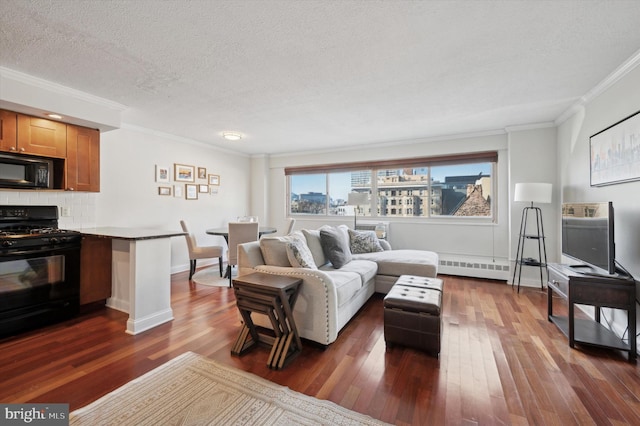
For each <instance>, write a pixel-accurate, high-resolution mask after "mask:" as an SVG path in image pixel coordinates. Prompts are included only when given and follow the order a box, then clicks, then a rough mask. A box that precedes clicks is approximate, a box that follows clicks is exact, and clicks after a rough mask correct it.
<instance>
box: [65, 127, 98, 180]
mask: <svg viewBox="0 0 640 426" xmlns="http://www.w3.org/2000/svg"><path fill="white" fill-rule="evenodd" d="M66 145H67V161H66V167H65V169H66V179H65V188H64V189H66V190H68V191H89V192H100V132H99V131H98V130H95V129H88V128H86V127H77V126H72V125H68V126H67V141H66Z"/></svg>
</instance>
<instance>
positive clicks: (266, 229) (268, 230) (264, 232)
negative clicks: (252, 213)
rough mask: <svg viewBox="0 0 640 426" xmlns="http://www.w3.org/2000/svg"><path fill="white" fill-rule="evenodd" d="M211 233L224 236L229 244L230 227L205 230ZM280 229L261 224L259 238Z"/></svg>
mask: <svg viewBox="0 0 640 426" xmlns="http://www.w3.org/2000/svg"><path fill="white" fill-rule="evenodd" d="M205 232H206V233H207V234H209V235H218V236H221V237H224V240H225V241H226V242H227V244H229V227H228V226H225V227H222V228H211V229H207V230H206V231H205ZM276 232H278V230H277V229H276V228H274V227H272V226H259V227H258V238H259V237H262V236H263V235H267V234H275V233H276Z"/></svg>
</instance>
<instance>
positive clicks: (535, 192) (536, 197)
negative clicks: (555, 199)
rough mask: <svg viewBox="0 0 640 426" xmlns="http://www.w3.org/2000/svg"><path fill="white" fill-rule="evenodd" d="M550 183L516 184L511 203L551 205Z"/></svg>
mask: <svg viewBox="0 0 640 426" xmlns="http://www.w3.org/2000/svg"><path fill="white" fill-rule="evenodd" d="M551 189H552V185H551V184H550V183H516V194H515V196H514V198H513V201H526V202H530V203H543V204H549V203H551Z"/></svg>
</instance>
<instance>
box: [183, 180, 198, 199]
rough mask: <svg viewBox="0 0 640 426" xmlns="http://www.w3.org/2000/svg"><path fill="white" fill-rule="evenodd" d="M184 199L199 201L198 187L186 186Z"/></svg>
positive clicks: (193, 185)
mask: <svg viewBox="0 0 640 426" xmlns="http://www.w3.org/2000/svg"><path fill="white" fill-rule="evenodd" d="M184 197H185V198H186V199H187V200H197V199H198V185H195V184H186V185H185V186H184Z"/></svg>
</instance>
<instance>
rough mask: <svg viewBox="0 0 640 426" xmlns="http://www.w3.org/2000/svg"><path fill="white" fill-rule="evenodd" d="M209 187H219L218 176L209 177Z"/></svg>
mask: <svg viewBox="0 0 640 426" xmlns="http://www.w3.org/2000/svg"><path fill="white" fill-rule="evenodd" d="M209 185H216V186H218V185H220V175H209Z"/></svg>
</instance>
